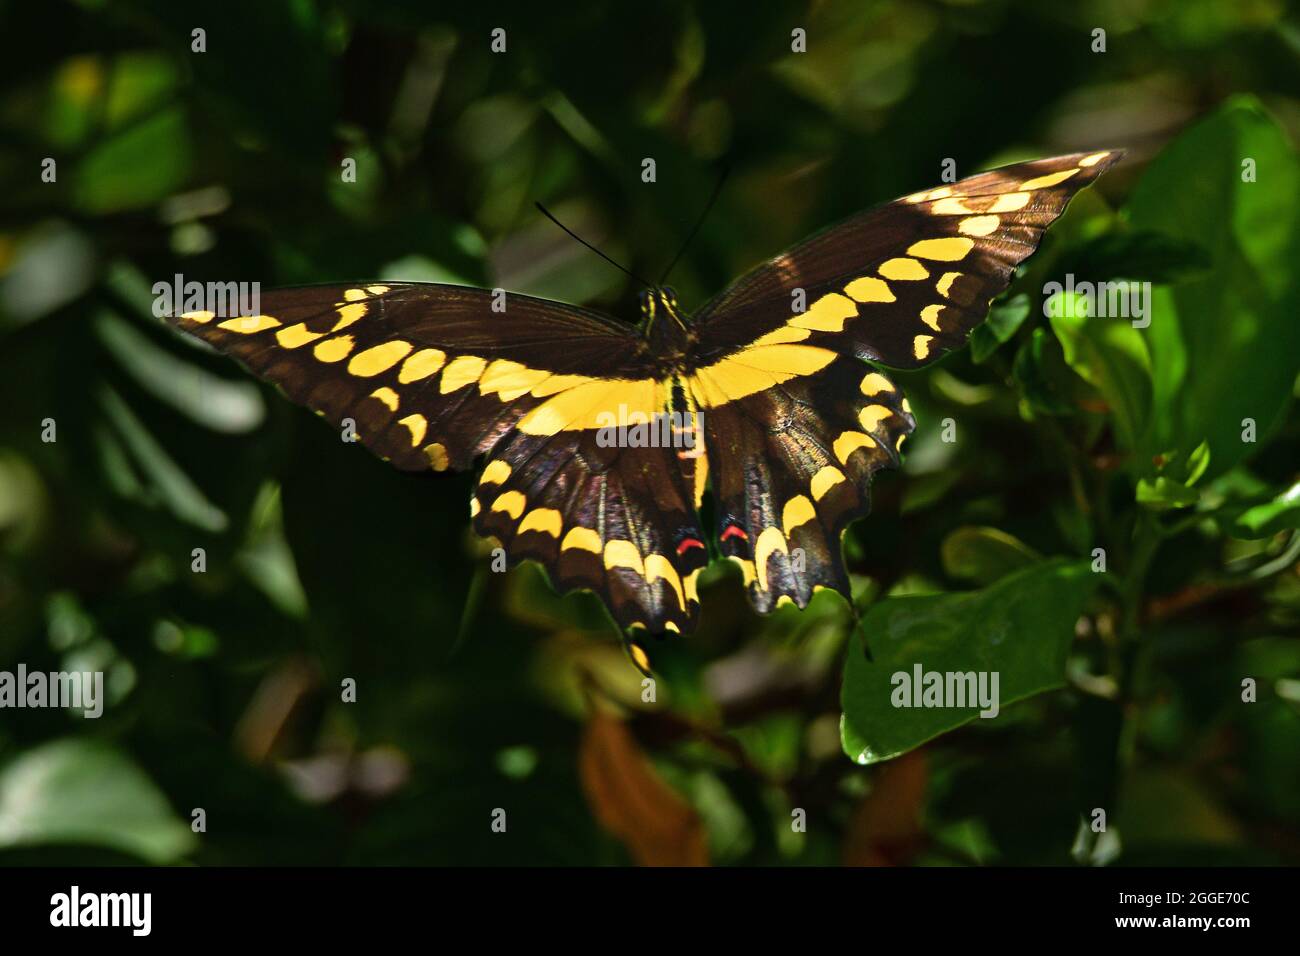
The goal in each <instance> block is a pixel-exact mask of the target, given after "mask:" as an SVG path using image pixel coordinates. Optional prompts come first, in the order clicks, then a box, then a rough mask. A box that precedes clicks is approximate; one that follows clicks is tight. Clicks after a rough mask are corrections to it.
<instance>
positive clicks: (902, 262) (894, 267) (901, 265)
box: [876, 259, 930, 281]
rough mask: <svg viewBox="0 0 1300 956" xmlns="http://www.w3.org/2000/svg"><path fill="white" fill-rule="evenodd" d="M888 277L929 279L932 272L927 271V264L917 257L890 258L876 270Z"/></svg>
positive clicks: (896, 278)
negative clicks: (917, 259) (918, 260)
mask: <svg viewBox="0 0 1300 956" xmlns="http://www.w3.org/2000/svg"><path fill="white" fill-rule="evenodd" d="M876 271H877V272H879V273H880V274H881V275H882V276H884V277H885V278H886V279H895V280H900V281H901V280H909V279H928V278H930V273H929V272H928V271H926V268H925V266H923V265H921V263H919V262H917V261H916V260H915V259H889V260H887V261H885V262H882V263H881V264H880V268H879V269H877V270H876Z"/></svg>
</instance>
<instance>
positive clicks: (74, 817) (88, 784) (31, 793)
mask: <svg viewBox="0 0 1300 956" xmlns="http://www.w3.org/2000/svg"><path fill="white" fill-rule="evenodd" d="M195 842H196V841H195V837H194V834H193V833H192V832H191V831H190V828H189V827H188V826H186V825H185V824H184V823H183V822H181V820H180V819H178V818H177V817H176V815H175V814H174V813H173V812H172V809H171V807H169V806H168V805H167V799H166V797H164V796H163V794H162V792H161V791H159V790H158V788H157V787H156V786H154V784H153V782H152V781H150V780H149V778H148V777H146V776H145V775H144V774H143V773H142V772H141V771H140V769H139V768H138V767H137V766H136V765H135V764H134V763H133V762H132V761H131V760H130V759H129V758H127V757H126V756H124V755H123V754H122V753H120V752H119V751H117V750H115V749H113V748H112V747H110V746H108V745H107V744H103V743H100V742H98V741H94V740H84V739H79V738H78V739H67V740H58V741H55V742H53V743H48V744H44V745H43V746H41V747H38V748H36V749H35V750H29V751H27V752H25V753H23V754H21V755H20V756H19V757H18V758H17V759H15V760H14V761H13V762H12V763H10V764H9V765H8V766H7V767H6V768H5V769H4V772H3V773H0V847H7V846H30V845H40V844H78V845H90V846H101V847H108V848H110V849H114V850H120V851H122V852H124V853H131V854H134V855H135V856H138V857H140V858H141V859H143V860H147V861H148V862H150V863H155V864H161V863H174V862H176V861H177V860H180V859H181V858H182V857H183V856H184V855H185V854H186V853H188V852H190V851H191V850H192V849H193V848H194V846H195Z"/></svg>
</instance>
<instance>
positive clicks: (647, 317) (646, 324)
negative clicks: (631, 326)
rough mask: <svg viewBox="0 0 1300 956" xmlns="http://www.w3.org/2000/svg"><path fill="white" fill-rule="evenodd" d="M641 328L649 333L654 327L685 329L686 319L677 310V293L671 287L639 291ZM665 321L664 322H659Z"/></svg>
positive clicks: (656, 287)
mask: <svg viewBox="0 0 1300 956" xmlns="http://www.w3.org/2000/svg"><path fill="white" fill-rule="evenodd" d="M640 298H641V322H642V328H643V329H644V330H645V331H646V332H647V333H649V332H650V330H651V329H654V328H655V326H656V325H658V326H659V327H660V328H665V327H667V328H673V329H685V328H686V319H685V318H684V317H683V316H682V314H681V312H680V311H679V310H678V308H677V292H676V290H674V289H673V287H672V286H668V285H664V286H655V287H653V288H649V289H642V290H641V297H640ZM660 319H666V320H668V321H666V322H660V321H659V320H660Z"/></svg>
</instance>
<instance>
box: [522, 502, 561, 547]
mask: <svg viewBox="0 0 1300 956" xmlns="http://www.w3.org/2000/svg"><path fill="white" fill-rule="evenodd" d="M563 527H564V519H563V517H562V516H561V514H560V513H559V512H558V511H556V510H555V509H554V508H534V509H533V510H532V511H530V512H528V515H527V517H525V518H524V520H523V521H521V522H519V533H520V534H523V533H524V532H525V531H540V532H541V533H542V534H549V535H550V536H551V537H552V538H555V539H557V540H558V539H559V537H560V529H561V528H563Z"/></svg>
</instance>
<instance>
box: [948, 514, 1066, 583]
mask: <svg viewBox="0 0 1300 956" xmlns="http://www.w3.org/2000/svg"><path fill="white" fill-rule="evenodd" d="M940 553H941V555H942V557H943V569H944V570H945V571H946V572H947V573H948V574H949V575H951V576H952V577H954V578H961V579H963V580H966V581H974V582H975V583H976V584H992V583H993V582H994V581H996V580H998V579H999V578H1003V577H1006V576H1007V575H1008V574H1011V573H1012V572H1014V571H1019V570H1020V569H1021V568H1024V567H1028V566H1029V565H1031V564H1036V563H1037V562H1039V561H1041V560H1042V555H1040V554H1039V553H1038V552H1037V551H1035V550H1034V549H1033V548H1031V547H1029V546H1028V545H1027V544H1025V543H1024V542H1023V541H1021V540H1019V539H1018V538H1015V537H1013V536H1012V535H1009V534H1007V533H1006V532H1005V531H1002V530H1000V529H998V528H980V527H972V526H965V527H961V528H958V529H957V530H955V531H954V532H953V533H952V534H950V535H948V537H946V538H945V539H944V541H943V545H942V547H941V549H940Z"/></svg>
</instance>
